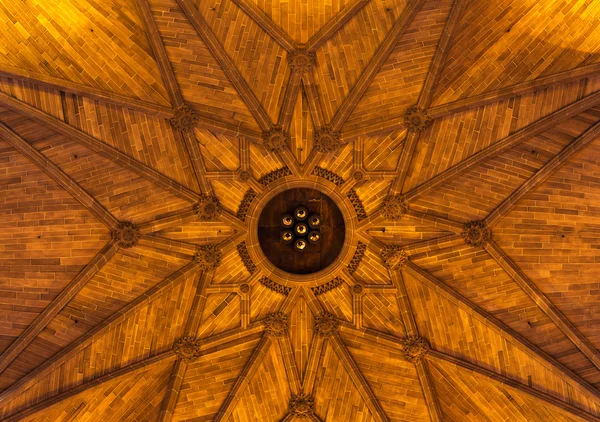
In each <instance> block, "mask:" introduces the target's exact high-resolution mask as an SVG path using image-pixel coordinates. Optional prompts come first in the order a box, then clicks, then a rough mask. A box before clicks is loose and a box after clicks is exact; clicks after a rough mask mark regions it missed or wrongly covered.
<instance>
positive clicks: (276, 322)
mask: <svg viewBox="0 0 600 422" xmlns="http://www.w3.org/2000/svg"><path fill="white" fill-rule="evenodd" d="M263 324H264V326H265V331H266V333H267V334H268V335H270V336H273V337H282V336H284V335H286V334H287V333H288V329H289V326H290V324H289V318H288V316H287V315H286V314H285V313H283V312H270V313H268V314H267V316H266V317H265V319H264V320H263Z"/></svg>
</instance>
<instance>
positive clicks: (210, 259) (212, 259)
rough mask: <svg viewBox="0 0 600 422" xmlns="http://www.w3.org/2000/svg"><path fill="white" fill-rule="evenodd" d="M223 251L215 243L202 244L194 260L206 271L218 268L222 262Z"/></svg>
mask: <svg viewBox="0 0 600 422" xmlns="http://www.w3.org/2000/svg"><path fill="white" fill-rule="evenodd" d="M221 256H222V254H221V251H220V250H219V249H218V248H217V247H216V246H215V245H202V246H200V247H199V248H198V252H196V256H195V257H194V260H195V261H196V262H197V263H198V267H199V268H200V269H201V270H204V271H210V270H214V269H216V268H217V267H218V266H219V265H220V264H221Z"/></svg>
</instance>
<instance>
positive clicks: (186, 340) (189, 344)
mask: <svg viewBox="0 0 600 422" xmlns="http://www.w3.org/2000/svg"><path fill="white" fill-rule="evenodd" d="M200 346H201V342H200V339H199V338H197V337H194V336H185V337H181V338H180V339H179V340H177V341H176V342H175V344H174V345H173V351H174V352H175V354H176V355H177V356H178V357H179V359H182V360H184V361H185V362H193V361H195V360H196V359H198V358H199V357H200Z"/></svg>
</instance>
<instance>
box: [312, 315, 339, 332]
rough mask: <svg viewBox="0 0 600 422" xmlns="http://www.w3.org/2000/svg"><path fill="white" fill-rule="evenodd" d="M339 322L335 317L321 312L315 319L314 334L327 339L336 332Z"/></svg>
mask: <svg viewBox="0 0 600 422" xmlns="http://www.w3.org/2000/svg"><path fill="white" fill-rule="evenodd" d="M339 325H340V322H339V321H338V320H337V318H336V317H335V315H333V314H331V313H329V312H326V311H323V312H321V313H319V315H317V317H316V318H315V325H314V328H315V332H316V333H317V335H319V336H321V337H329V336H331V335H333V334H334V333H336V332H337V330H338V326H339Z"/></svg>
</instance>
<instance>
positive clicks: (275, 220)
mask: <svg viewBox="0 0 600 422" xmlns="http://www.w3.org/2000/svg"><path fill="white" fill-rule="evenodd" d="M300 206H304V207H306V208H308V211H309V215H311V214H319V215H320V218H321V225H320V227H319V230H320V234H321V239H320V241H319V242H318V243H310V244H309V245H307V247H306V248H305V249H304V250H303V251H298V250H296V249H295V247H294V242H285V241H284V240H283V239H282V237H281V232H282V230H284V229H285V228H284V227H283V226H282V223H281V217H282V216H283V215H285V214H293V213H294V210H295V209H296V208H297V207H300ZM344 236H345V225H344V218H343V216H342V213H341V211H340V210H339V208H338V207H337V205H336V204H335V203H334V202H333V200H331V198H329V197H328V196H327V195H325V194H323V193H321V192H319V191H317V190H314V189H308V188H299V189H290V190H287V191H285V192H282V193H280V194H279V195H277V196H275V197H274V198H273V199H271V200H270V201H269V203H267V205H266V206H265V208H264V209H263V211H262V213H261V215H260V219H259V221H258V239H259V242H260V246H261V248H262V250H263V253H264V254H265V256H266V257H267V258H268V259H269V261H271V263H272V264H273V265H275V266H276V267H278V268H280V269H282V270H283V271H286V272H289V273H293V274H311V273H315V272H317V271H320V270H322V269H324V268H326V267H327V266H329V265H330V264H331V263H332V262H333V261H334V260H335V259H336V258H337V256H338V255H339V253H340V251H341V250H342V246H343V245H344Z"/></svg>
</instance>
